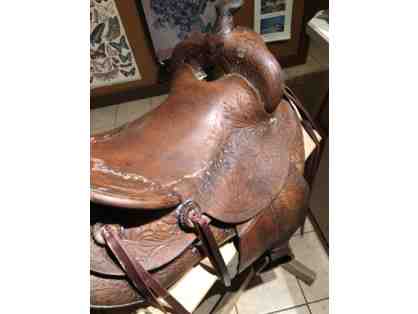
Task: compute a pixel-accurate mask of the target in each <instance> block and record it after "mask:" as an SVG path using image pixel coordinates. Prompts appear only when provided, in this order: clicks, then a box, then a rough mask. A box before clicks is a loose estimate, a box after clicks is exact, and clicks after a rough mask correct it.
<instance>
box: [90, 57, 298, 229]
mask: <svg viewBox="0 0 418 314" xmlns="http://www.w3.org/2000/svg"><path fill="white" fill-rule="evenodd" d="M174 82H175V83H174V86H173V87H172V91H171V93H170V95H169V96H168V98H167V100H166V101H165V102H164V103H163V104H161V105H160V106H159V107H158V108H157V109H156V110H155V111H153V112H151V113H149V114H147V115H145V116H144V117H142V118H140V119H138V120H136V121H134V122H132V123H128V124H126V125H125V126H123V127H121V128H119V129H118V130H116V131H111V132H107V133H104V134H101V135H99V136H94V137H92V139H91V199H92V201H94V202H96V203H101V204H104V205H110V206H113V207H121V208H133V209H138V210H154V209H161V208H170V207H174V206H176V205H178V204H180V202H181V201H182V200H186V199H189V198H193V199H194V200H195V201H196V202H197V203H199V204H200V206H201V207H202V208H203V209H204V210H205V213H207V214H208V215H210V216H211V217H213V218H215V219H218V220H220V221H223V222H226V223H239V222H243V221H245V220H248V219H250V218H252V217H254V216H255V215H256V214H257V213H258V212H259V211H260V210H262V209H263V208H265V207H266V206H267V205H268V204H270V203H271V201H272V200H273V198H274V196H275V195H277V194H278V193H279V192H280V190H281V189H282V187H283V184H284V182H285V179H286V177H287V175H288V171H289V153H288V150H287V149H286V147H287V146H288V143H286V141H288V139H289V137H288V136H287V134H286V132H289V129H288V128H286V121H287V120H290V118H291V117H289V113H287V115H286V113H285V112H284V111H283V110H282V111H280V110H278V111H276V112H274V113H272V114H270V113H267V112H266V111H265V110H264V107H263V106H262V102H261V101H260V97H259V95H258V94H257V92H256V90H255V89H254V88H253V87H252V86H251V85H250V84H249V83H248V82H247V81H246V80H245V79H244V78H243V77H241V76H240V75H239V74H231V75H227V76H225V77H224V78H223V79H221V80H217V81H214V82H207V81H200V80H198V79H197V78H196V77H195V74H194V71H193V69H192V67H191V66H189V65H186V64H185V65H184V66H183V67H182V68H181V69H180V70H179V71H177V73H176V77H175V80H174ZM176 82H177V84H176ZM178 82H179V83H178Z"/></svg>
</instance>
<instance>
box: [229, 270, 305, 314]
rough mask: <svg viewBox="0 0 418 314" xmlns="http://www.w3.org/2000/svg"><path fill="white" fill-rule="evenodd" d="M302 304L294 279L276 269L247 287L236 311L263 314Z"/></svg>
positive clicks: (303, 301)
mask: <svg viewBox="0 0 418 314" xmlns="http://www.w3.org/2000/svg"><path fill="white" fill-rule="evenodd" d="M304 303H305V300H304V298H303V295H302V291H301V290H300V288H299V286H298V284H297V281H296V278H295V277H294V276H292V275H290V274H289V273H288V272H286V271H285V270H283V269H282V268H281V267H277V268H275V269H273V270H271V271H268V272H266V273H262V274H261V275H260V276H258V277H257V278H256V279H255V280H254V281H253V282H252V283H251V284H250V285H249V288H248V289H247V290H246V291H245V292H244V293H243V294H242V296H241V297H240V298H239V300H238V302H237V310H238V313H239V314H264V313H271V312H274V311H279V310H283V309H286V308H290V307H294V306H297V305H301V304H304ZM295 313H297V312H295Z"/></svg>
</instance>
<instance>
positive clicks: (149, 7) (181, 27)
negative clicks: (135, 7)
mask: <svg viewBox="0 0 418 314" xmlns="http://www.w3.org/2000/svg"><path fill="white" fill-rule="evenodd" d="M218 1H219V0H143V1H141V2H142V6H143V10H144V14H145V18H146V20H147V24H148V29H149V32H150V35H151V39H152V43H153V46H154V49H155V54H156V56H157V58H158V61H159V62H160V63H164V61H165V60H167V59H170V58H171V54H172V52H173V49H174V47H175V46H176V45H177V44H178V43H179V42H180V41H182V40H183V39H184V38H186V36H187V35H188V34H189V33H191V32H202V33H206V32H210V31H211V30H212V28H213V25H214V24H215V21H216V15H217V14H216V8H215V5H216V3H217V2H218Z"/></svg>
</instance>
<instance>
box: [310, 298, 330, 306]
mask: <svg viewBox="0 0 418 314" xmlns="http://www.w3.org/2000/svg"><path fill="white" fill-rule="evenodd" d="M326 300H329V297H326V298H322V299H318V300H315V301H311V302H309V303H308V305H309V304H314V303H319V302H322V301H326Z"/></svg>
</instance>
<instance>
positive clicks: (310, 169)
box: [284, 86, 324, 186]
mask: <svg viewBox="0 0 418 314" xmlns="http://www.w3.org/2000/svg"><path fill="white" fill-rule="evenodd" d="M284 95H285V96H286V98H287V99H288V100H289V101H290V102H291V103H292V104H294V105H295V106H296V108H297V109H298V110H299V113H300V114H301V116H302V121H301V123H302V126H303V127H304V129H305V130H306V132H307V133H308V135H309V136H310V137H311V138H312V140H313V141H314V143H315V145H316V149H315V150H314V151H313V153H312V155H311V157H310V158H309V159H308V162H307V163H306V165H305V178H306V181H307V182H308V184H309V185H310V186H311V185H312V183H313V180H314V178H315V174H316V172H317V169H318V167H319V161H320V157H321V145H320V143H319V139H318V137H317V136H316V134H315V131H314V130H316V131H317V132H318V133H319V135H321V137H324V136H323V132H322V131H321V129H320V128H319V127H318V126H317V124H316V123H315V121H314V120H313V119H312V117H311V115H310V114H309V112H308V111H307V110H306V109H305V108H304V107H303V105H302V103H301V102H300V100H299V99H298V98H297V97H296V95H295V94H294V93H293V91H292V90H291V89H290V88H289V87H288V86H285V87H284Z"/></svg>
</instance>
